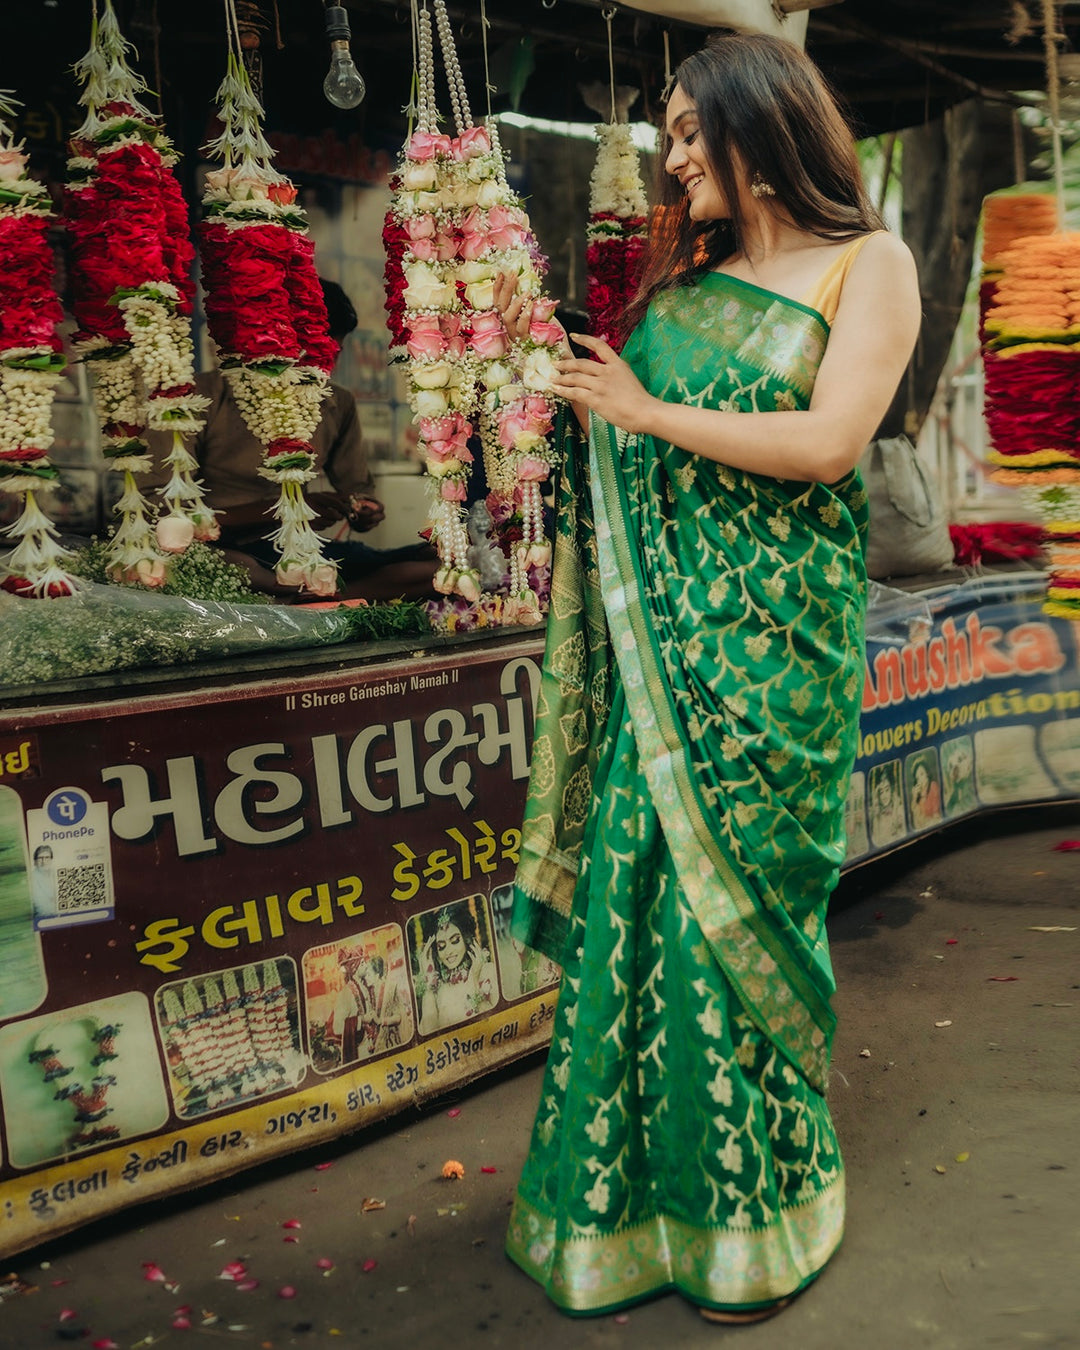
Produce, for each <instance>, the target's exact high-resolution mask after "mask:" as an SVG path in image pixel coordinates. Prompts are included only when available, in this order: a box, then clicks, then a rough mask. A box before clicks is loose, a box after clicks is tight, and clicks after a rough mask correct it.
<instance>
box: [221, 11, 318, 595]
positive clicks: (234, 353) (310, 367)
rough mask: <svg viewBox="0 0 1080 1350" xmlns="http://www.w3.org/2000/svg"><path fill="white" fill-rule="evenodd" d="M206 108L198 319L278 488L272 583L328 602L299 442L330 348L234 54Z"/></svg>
mask: <svg viewBox="0 0 1080 1350" xmlns="http://www.w3.org/2000/svg"><path fill="white" fill-rule="evenodd" d="M230 33H231V30H230ZM218 109H219V116H220V119H221V122H222V126H223V130H222V133H221V135H220V136H219V137H218V138H217V139H216V140H214V141H213V142H212V143H211V144H210V145H209V146H207V147H206V153H207V154H209V155H211V156H213V157H216V158H220V159H221V161H222V166H221V167H220V168H218V169H215V170H213V171H212V172H210V173H208V174H207V176H206V192H205V195H204V197H203V207H204V212H205V215H204V219H203V221H202V222H201V224H200V226H199V251H200V256H201V259H202V269H203V285H204V289H205V292H206V317H207V324H208V327H209V329H210V335H211V337H212V338H213V340H214V344H215V346H216V348H217V353H218V361H219V364H220V366H221V370H222V374H223V375H224V376H225V378H226V379H227V380H228V382H229V387H230V389H231V391H232V395H233V398H234V400H235V402H236V405H237V407H238V408H239V410H240V413H241V415H242V416H243V418H244V421H245V422H246V423H247V426H248V428H249V430H250V431H251V433H252V434H253V435H254V436H255V438H256V439H257V440H258V441H260V442H261V443H262V445H263V449H264V456H265V458H264V463H263V467H262V469H260V473H262V475H263V476H264V477H266V478H269V479H270V480H271V481H272V482H275V483H277V484H278V485H279V487H280V489H281V494H280V496H279V498H278V501H277V504H276V506H275V508H274V515H275V518H276V519H277V521H278V527H277V529H276V530H274V531H273V533H272V534H270V535H269V538H270V539H271V540H272V541H273V543H274V546H275V547H276V548H277V550H278V552H279V554H280V555H281V557H280V561H279V563H278V566H277V578H278V580H279V581H280V582H281V583H282V584H284V585H288V586H300V587H301V588H302V589H303V590H306V591H309V592H311V593H312V594H314V595H324V596H328V595H333V594H335V593H336V591H337V585H338V581H337V567H336V565H335V564H334V563H332V562H330V561H328V560H327V559H326V558H325V557H324V556H323V541H322V540H321V538H320V537H319V535H317V534H316V533H315V531H314V530H313V529H312V528H311V523H310V522H311V521H312V520H313V519H314V518H315V514H316V513H315V512H314V511H313V510H312V509H311V507H310V506H309V505H308V504H307V502H306V501H305V499H304V494H303V485H304V484H305V483H307V482H309V481H310V480H311V479H312V478H314V476H315V463H316V461H315V451H314V448H313V446H312V444H311V438H312V436H313V435H314V434H315V429H316V427H317V426H318V424H319V419H320V417H321V416H322V402H323V399H324V398H325V396H326V393H327V390H328V387H329V377H330V371H331V370H332V369H333V365H334V361H335V360H336V359H337V353H338V344H337V343H336V342H335V341H334V340H333V338H331V336H330V331H329V323H328V320H327V315H326V304H325V302H324V300H323V296H322V290H321V288H320V286H319V281H318V276H317V274H316V270H315V262H314V244H313V243H312V241H311V239H310V238H309V237H308V234H307V225H306V220H305V216H304V212H303V211H302V210H301V208H300V207H299V206H298V205H297V204H296V188H295V187H294V186H293V184H292V183H291V182H290V181H289V179H288V178H286V177H285V176H284V175H283V174H280V173H278V172H277V171H276V170H275V169H274V168H273V167H272V166H271V162H270V161H271V159H272V157H273V154H274V151H273V150H272V149H271V147H270V146H269V144H268V143H267V142H266V139H265V137H264V136H263V132H262V118H263V110H262V106H261V105H260V103H259V101H258V99H257V98H256V96H255V93H254V91H253V90H252V88H251V83H250V80H249V79H248V75H247V71H246V69H245V67H244V64H243V62H242V60H241V59H240V57H239V54H238V53H237V51H235V50H230V52H229V58H228V68H227V71H226V75H225V79H224V80H223V81H222V84H221V87H220V88H219V90H218Z"/></svg>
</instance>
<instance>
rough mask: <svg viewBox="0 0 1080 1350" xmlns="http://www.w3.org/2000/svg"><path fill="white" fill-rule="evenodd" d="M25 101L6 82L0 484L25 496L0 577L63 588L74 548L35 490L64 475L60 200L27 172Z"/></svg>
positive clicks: (17, 585)
mask: <svg viewBox="0 0 1080 1350" xmlns="http://www.w3.org/2000/svg"><path fill="white" fill-rule="evenodd" d="M18 107H19V104H18V103H17V102H16V101H15V100H14V98H13V97H12V94H11V91H10V90H0V491H2V492H7V493H11V494H12V495H13V496H21V497H22V499H23V508H22V511H21V512H20V514H19V517H18V519H17V520H16V521H15V523H14V524H13V525H12V526H11V527H10V529H9V530H8V531H7V534H8V537H9V538H11V539H14V540H16V541H17V543H16V547H15V548H14V549H13V550H12V551H11V553H9V554H8V555H7V556H6V558H5V559H4V561H3V562H2V563H0V587H3V589H4V590H7V591H11V592H13V593H15V594H16V595H25V596H38V597H42V596H47V597H59V596H65V595H70V594H71V593H72V592H73V591H74V589H75V582H74V581H73V580H72V578H71V577H70V576H69V575H68V574H67V572H65V570H64V568H63V565H62V560H63V559H64V558H65V557H66V556H69V555H68V554H67V551H66V550H65V549H62V548H61V547H60V545H59V543H58V542H57V538H56V529H55V527H54V526H53V524H52V522H51V521H50V520H49V519H48V517H47V516H46V515H45V514H44V512H43V511H42V510H41V508H40V506H39V505H38V502H37V497H36V494H38V493H41V492H48V491H49V490H50V489H51V488H52V487H53V485H54V483H55V482H56V479H57V477H58V475H57V472H56V470H55V469H54V468H53V466H52V465H51V464H50V463H49V459H48V451H49V447H50V446H51V445H52V441H53V433H52V403H53V394H54V392H55V386H56V383H57V381H58V380H59V379H60V377H61V374H62V373H63V369H64V365H65V361H64V357H63V353H62V350H61V341H60V337H59V335H58V333H57V325H58V324H59V323H60V322H61V320H62V319H63V311H62V310H61V308H60V302H59V300H58V299H57V298H56V295H55V293H54V290H53V271H54V265H55V264H54V259H53V253H52V248H51V247H50V245H49V239H48V231H49V223H50V221H51V220H52V219H53V213H52V204H51V202H50V200H49V196H48V193H47V192H46V190H45V188H44V186H43V185H42V184H41V183H39V182H37V181H36V179H33V178H31V177H30V175H29V172H28V169H27V162H28V161H27V156H26V155H25V154H24V153H23V148H22V142H19V143H16V142H15V138H14V131H13V127H14V121H15V116H16V112H17V109H18Z"/></svg>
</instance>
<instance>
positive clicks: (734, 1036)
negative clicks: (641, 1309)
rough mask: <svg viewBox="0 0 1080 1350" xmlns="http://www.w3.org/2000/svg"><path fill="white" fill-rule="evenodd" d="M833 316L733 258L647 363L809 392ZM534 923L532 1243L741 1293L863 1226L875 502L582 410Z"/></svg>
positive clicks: (569, 1280)
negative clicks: (860, 1174)
mask: <svg viewBox="0 0 1080 1350" xmlns="http://www.w3.org/2000/svg"><path fill="white" fill-rule="evenodd" d="M827 338H828V326H827V324H826V323H825V320H824V319H823V318H822V317H821V316H820V315H819V314H818V313H816V312H815V311H814V310H812V309H809V308H807V307H805V306H803V305H801V304H798V303H796V302H793V301H790V300H785V299H783V298H781V297H779V296H777V295H774V294H773V293H771V292H768V291H762V290H759V289H758V288H757V287H754V286H751V285H749V284H747V283H745V282H742V281H739V280H737V279H735V278H731V277H726V276H724V275H722V274H719V273H711V274H708V275H706V276H705V277H704V278H702V279H701V280H699V281H698V282H696V283H695V284H693V285H691V286H687V287H679V288H677V289H674V290H671V291H667V292H662V293H661V294H660V295H659V297H657V299H655V300H654V302H653V304H652V306H651V308H650V310H649V313H648V315H647V317H646V319H645V321H644V322H643V323H642V324H641V325H640V326H639V328H638V329H637V330H636V331H635V332H634V334H633V335H632V336H631V338H630V341H629V343H628V345H627V347H626V350H625V351H624V353H623V354H624V356H625V358H626V359H627V360H628V361H629V362H630V364H631V365H632V367H633V369H634V370H635V372H636V373H637V375H638V377H639V378H640V379H641V381H642V382H643V384H644V385H645V387H646V388H647V389H648V390H649V391H650V392H651V393H653V394H655V395H657V396H658V397H659V398H662V399H665V400H667V401H669V402H675V401H678V402H684V403H689V404H695V405H698V406H702V407H708V408H718V409H731V410H742V411H771V410H773V409H800V408H805V407H806V406H807V404H808V402H809V398H810V394H811V391H812V388H813V384H814V378H815V373H816V371H817V368H818V365H819V362H820V359H821V356H822V354H823V352H824V348H825V343H826V341H827ZM564 438H565V440H566V442H567V443H566V444H565V446H564V449H565V456H564V468H563V473H562V478H561V484H560V488H559V507H558V518H557V524H556V547H555V561H554V568H553V578H552V597H551V609H550V613H549V617H548V633H547V647H546V654H545V660H544V671H543V678H542V681H541V689H540V697H539V701H538V708H537V725H536V731H535V737H534V746H533V764H532V774H531V779H530V788H529V799H528V805H527V810H526V824H525V837H524V842H523V850H522V859H521V865H520V868H519V872H518V877H517V895H516V901H515V913H514V931H515V934H516V936H517V937H518V938H519V939H521V940H524V941H526V942H528V943H530V944H531V945H533V946H535V947H538V948H540V949H541V950H542V951H544V952H546V953H547V954H548V955H550V956H552V957H553V958H554V959H556V960H558V961H560V962H561V964H562V966H563V980H562V987H561V991H560V996H559V1005H558V1011H557V1014H556V1020H555V1024H554V1032H553V1041H552V1047H551V1054H550V1058H549V1061H548V1065H547V1070H546V1073H545V1076H544V1082H543V1088H542V1092H541V1100H540V1106H539V1110H538V1113H537V1117H536V1123H535V1126H534V1130H533V1136H532V1142H531V1146H530V1152H529V1156H528V1159H527V1162H526V1164H525V1168H524V1172H523V1175H522V1178H521V1182H520V1186H519V1189H518V1192H517V1196H516V1199H515V1202H514V1208H513V1211H512V1216H511V1223H510V1231H509V1238H508V1248H507V1249H508V1252H509V1255H510V1256H511V1258H512V1259H513V1260H514V1261H515V1262H516V1263H517V1264H518V1265H519V1266H521V1267H522V1269H524V1270H525V1271H526V1272H527V1273H528V1274H529V1275H531V1276H532V1277H533V1278H534V1279H535V1280H537V1281H538V1282H539V1283H540V1284H541V1285H542V1286H543V1287H544V1288H545V1290H546V1291H547V1293H548V1295H549V1296H550V1297H551V1299H552V1300H553V1301H554V1302H555V1303H556V1304H557V1305H558V1306H559V1307H560V1308H562V1309H563V1310H564V1311H566V1312H569V1313H576V1314H591V1313H601V1312H609V1311H612V1310H614V1309H618V1308H620V1307H624V1306H626V1305H628V1304H631V1303H634V1302H637V1301H639V1300H641V1299H644V1298H647V1297H649V1296H651V1295H653V1294H656V1293H659V1292H661V1291H663V1290H666V1289H676V1290H678V1291H679V1292H680V1293H681V1294H683V1295H684V1296H685V1297H686V1298H688V1299H689V1300H691V1301H692V1302H694V1303H696V1304H699V1305H701V1306H704V1307H710V1308H719V1309H740V1310H748V1309H752V1308H754V1307H755V1306H763V1305H766V1304H768V1303H771V1302H774V1301H776V1300H778V1299H780V1298H782V1297H784V1296H787V1295H790V1294H792V1293H793V1292H795V1291H797V1290H799V1289H800V1288H802V1287H803V1286H805V1285H806V1284H807V1283H809V1282H810V1281H811V1280H812V1279H813V1278H814V1277H815V1276H816V1275H817V1274H818V1273H819V1272H820V1270H821V1269H822V1267H823V1266H824V1265H825V1263H826V1261H827V1260H828V1259H829V1257H830V1256H831V1255H832V1253H833V1252H834V1250H835V1249H836V1247H837V1245H838V1244H839V1242H840V1239H841V1235H842V1231H843V1217H844V1173H843V1165H842V1162H841V1158H840V1153H839V1150H838V1148H837V1142H836V1137H835V1134H834V1131H833V1127H832V1122H831V1120H830V1117H829V1112H828V1108H827V1106H826V1102H825V1098H824V1095H823V1094H824V1090H825V1081H826V1074H827V1068H828V1062H829V1053H830V1044H831V1039H832V1033H833V1026H834V1017H833V1013H832V1011H831V1008H830V997H831V995H832V993H833V989H834V984H833V977H832V968H831V965H830V961H829V954H828V945H827V940H826V935H825V912H826V906H827V902H828V898H829V895H830V893H831V891H832V889H833V887H834V885H835V883H836V880H837V877H838V874H839V867H840V863H841V860H842V858H843V854H844V835H843V814H844V800H845V796H846V793H847V788H848V780H849V777H850V773H851V767H852V763H853V760H854V755H855V746H856V740H857V732H858V709H859V702H860V698H861V693H862V675H863V626H864V611H865V570H864V566H863V554H862V540H863V536H864V531H865V525H866V496H865V493H864V491H863V489H862V485H861V483H860V481H859V479H858V475H857V474H852V475H851V476H850V477H848V478H846V479H844V480H843V481H842V482H839V483H835V484H833V485H831V486H824V485H822V484H817V483H797V482H787V481H780V480H777V479H773V478H767V477H759V476H755V475H752V474H748V473H743V472H739V471H735V470H731V469H729V468H727V467H725V466H723V465H720V464H717V463H714V462H713V461H711V460H708V459H704V458H702V457H700V456H697V455H693V454H690V453H687V452H685V451H683V450H680V449H678V448H677V447H675V446H673V445H670V444H667V443H664V442H659V441H656V440H654V439H653V438H651V437H649V436H643V435H628V434H626V433H625V432H623V431H620V430H617V429H616V428H615V427H613V426H610V425H609V424H607V423H606V422H603V421H602V420H600V419H598V418H596V417H595V416H594V417H593V419H592V426H591V432H590V436H589V441H590V449H589V455H588V461H587V462H585V459H584V453H583V451H582V449H581V445H580V442H579V443H578V445H577V446H576V447H575V445H574V444H572V443H571V442H572V441H573V436H572V434H571V432H570V431H569V430H566V431H564Z"/></svg>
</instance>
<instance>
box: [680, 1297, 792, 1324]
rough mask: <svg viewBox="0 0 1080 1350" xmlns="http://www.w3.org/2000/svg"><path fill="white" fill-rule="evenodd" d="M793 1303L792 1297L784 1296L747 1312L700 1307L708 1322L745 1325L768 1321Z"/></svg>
mask: <svg viewBox="0 0 1080 1350" xmlns="http://www.w3.org/2000/svg"><path fill="white" fill-rule="evenodd" d="M790 1303H791V1299H790V1298H782V1299H780V1300H779V1301H778V1302H776V1303H770V1304H769V1306H768V1307H767V1308H751V1309H748V1310H747V1311H746V1312H721V1311H720V1309H718V1308H698V1312H699V1313H700V1314H701V1315H702V1317H704V1319H705V1321H706V1322H720V1323H722V1324H723V1325H724V1326H745V1325H746V1324H747V1323H749V1322H766V1321H768V1319H769V1318H770V1317H775V1316H776V1314H777V1313H778V1312H783V1310H784V1309H785V1308H786V1307H787V1306H788V1305H789V1304H790Z"/></svg>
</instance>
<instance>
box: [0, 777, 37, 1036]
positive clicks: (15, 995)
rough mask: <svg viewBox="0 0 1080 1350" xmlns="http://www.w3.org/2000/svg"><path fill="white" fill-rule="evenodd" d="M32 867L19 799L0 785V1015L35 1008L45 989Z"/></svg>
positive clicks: (12, 791) (16, 1013) (5, 1015)
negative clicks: (27, 857)
mask: <svg viewBox="0 0 1080 1350" xmlns="http://www.w3.org/2000/svg"><path fill="white" fill-rule="evenodd" d="M30 870H31V869H30V868H29V867H28V866H27V861H26V835H25V833H24V831H23V812H22V802H21V801H20V800H19V794H18V793H17V792H16V791H15V789H14V788H9V787H0V1020H6V1019H7V1018H9V1017H19V1016H21V1015H22V1014H23V1013H28V1012H33V1010H34V1009H35V1008H36V1007H38V1005H39V1004H40V1003H41V1001H42V1000H43V999H44V997H45V992H46V988H47V985H46V981H45V967H44V965H43V963H42V959H41V939H40V938H39V937H38V936H37V934H36V933H35V932H34V912H33V906H32V901H31V883H30Z"/></svg>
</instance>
